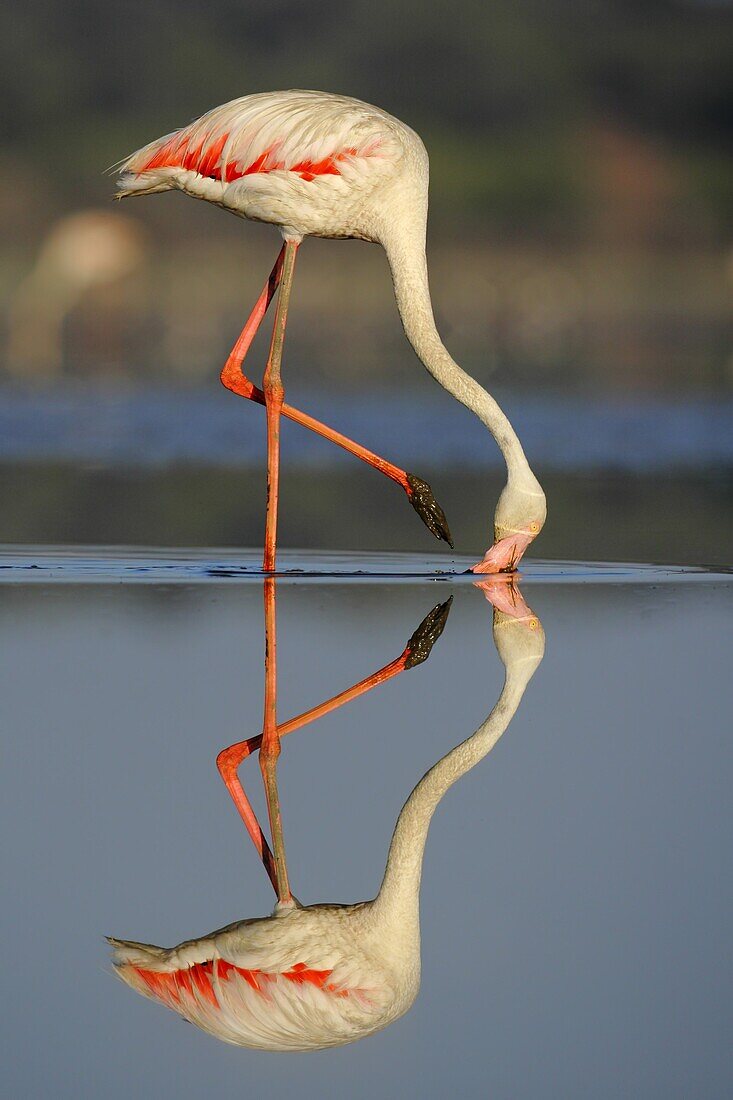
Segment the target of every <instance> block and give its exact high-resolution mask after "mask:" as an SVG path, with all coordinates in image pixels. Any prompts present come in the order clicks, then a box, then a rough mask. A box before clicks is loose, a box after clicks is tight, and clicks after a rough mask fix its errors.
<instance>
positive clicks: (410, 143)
mask: <svg viewBox="0 0 733 1100" xmlns="http://www.w3.org/2000/svg"><path fill="white" fill-rule="evenodd" d="M428 177H429V165H428V156H427V153H426V150H425V146H424V145H423V143H422V140H421V139H420V137H419V136H418V135H417V134H416V133H415V132H414V130H411V129H410V127H409V126H406V125H405V124H404V123H402V122H400V121H399V120H398V119H396V118H393V117H392V116H391V115H389V114H387V112H386V111H382V110H380V109H379V108H378V107H373V106H371V105H369V104H366V103H362V102H360V101H359V100H356V99H350V98H348V97H346V96H339V95H333V94H330V93H325V92H313V91H282V92H267V93H261V94H256V95H249V96H244V97H242V98H241V99H235V100H232V102H231V103H226V104H224V105H222V106H220V107H216V108H215V109H214V110H212V111H209V112H208V113H207V114H205V115H203V116H202V117H201V118H200V119H198V120H197V121H196V122H193V123H191V124H190V125H189V126H187V127H185V128H184V129H182V130H178V131H176V132H175V133H173V134H168V135H166V136H165V137H163V138H159V139H158V140H157V141H154V142H152V143H151V144H149V145H146V146H145V147H144V148H142V149H140V150H138V152H136V153H134V154H133V155H132V156H131V157H129V158H128V159H127V160H126V161H124V162H123V164H122V167H121V177H120V181H119V188H120V190H119V196H120V197H126V196H132V195H144V194H152V193H155V192H159V191H168V190H181V191H184V192H186V193H187V194H189V195H192V196H194V197H195V198H199V199H206V200H207V201H209V202H212V203H215V204H216V205H218V206H221V207H223V208H224V209H227V210H230V211H231V212H233V213H235V214H238V215H240V216H242V217H245V218H250V219H252V220H256V221H263V222H269V223H272V224H273V225H276V226H277V227H278V228H279V229H280V232H281V234H282V236H283V238H284V239H285V241H286V242H291V244H292V245H294V247H297V245H298V244H299V243H300V241H301V240H302V239H303V238H304V237H307V236H320V237H334V238H338V237H356V238H360V239H363V240H367V241H374V242H377V243H379V244H381V245H382V246H383V248H384V250H385V252H386V254H387V258H388V261H389V264H390V268H391V272H392V280H393V284H394V290H395V296H396V299H397V306H398V309H399V312H400V316H401V319H402V324H403V327H404V329H405V333H406V335H407V338H408V339H409V341H410V343H411V344H412V346H413V348H414V349H415V351H416V353H417V355H418V357H419V358H420V360H421V361H422V363H423V364H424V366H425V367H426V368H427V370H428V371H429V372H430V374H431V375H432V376H433V377H434V378H435V380H436V381H437V382H438V383H439V384H440V385H441V386H443V388H444V389H446V390H447V391H448V392H449V393H450V394H452V396H453V397H455V398H456V399H457V400H458V401H460V402H462V404H464V405H466V407H467V408H469V409H471V411H472V412H474V413H475V414H476V415H477V416H478V417H479V419H480V420H481V421H482V422H483V423H484V424H485V425H486V427H487V428H488V429H489V430H490V431H491V433H492V435H493V436H494V438H495V439H496V442H497V443H498V445H499V448H500V450H501V452H502V454H503V456H504V459H505V461H506V464H507V473H508V479H507V484H506V486H505V488H504V490H503V492H502V494H501V497H500V499H499V503H498V506H497V509H496V513H495V517H494V539H495V543H496V545H495V546H493V547H492V548H491V549H490V550H489V551H488V552H487V554H486V556H485V558H484V561H483V562H482V563H479V564H478V565H477V566H476V567H475V569H476V571H477V572H496V571H499V570H502V569H513V568H514V567H515V565H516V563H517V562H518V561H519V559H520V558H521V556H522V554H523V553H524V552H525V550H526V548H527V546H528V545H529V543H530V542H531V541H532V540H533V539H534V538H535V537H536V536H537V534H538V533H539V531H540V530H541V528H542V526H543V524H544V522H545V517H546V503H545V495H544V493H543V491H542V489H541V487H540V484H539V482H538V481H537V479H536V477H535V476H534V474H533V473H532V470H531V469H530V466H529V463H528V462H527V459H526V457H525V454H524V451H523V449H522V446H521V443H520V442H519V439H518V437H517V435H516V433H515V432H514V429H513V428H512V426H511V424H510V423H509V421H508V419H507V417H506V416H505V415H504V413H503V412H502V410H501V409H500V408H499V406H498V405H497V403H496V401H495V400H494V399H493V398H492V397H491V396H490V394H488V393H487V392H486V391H485V390H484V389H483V388H482V387H481V386H480V385H479V384H478V383H477V382H476V381H475V380H474V379H473V378H471V376H470V375H468V374H466V372H465V371H463V370H462V369H461V368H460V367H459V366H458V364H457V363H456V362H455V361H454V360H453V359H452V358H451V356H450V355H449V353H448V351H447V350H446V348H445V347H444V345H443V343H442V341H441V339H440V336H439V334H438V331H437V328H436V326H435V320H434V317H433V310H432V304H431V300H430V291H429V286H428V275H427V264H426V259H425V236H426V226H427V212H428ZM278 364H279V360H278ZM278 370H279V366H278Z"/></svg>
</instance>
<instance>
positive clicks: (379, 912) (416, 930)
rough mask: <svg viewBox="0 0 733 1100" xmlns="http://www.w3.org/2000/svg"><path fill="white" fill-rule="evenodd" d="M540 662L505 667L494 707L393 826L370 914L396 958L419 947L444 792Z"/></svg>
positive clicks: (492, 733) (494, 733)
mask: <svg viewBox="0 0 733 1100" xmlns="http://www.w3.org/2000/svg"><path fill="white" fill-rule="evenodd" d="M537 663H538V661H537V660H535V659H532V660H530V661H520V662H518V663H515V664H513V665H510V666H509V667H507V669H506V676H505V679H504V686H503V688H502V692H501V695H500V696H499V699H498V700H497V703H496V706H495V707H494V709H493V710H492V711H491V714H490V715H489V716H488V718H487V719H486V721H485V722H483V723H482V724H481V725H480V726H479V728H478V729H477V730H476V732H475V733H474V734H472V736H471V737H469V738H468V739H467V740H465V741H463V742H462V743H461V744H460V745H457V746H456V748H454V749H453V750H452V751H451V752H449V753H447V754H446V755H445V756H444V757H443V758H442V759H441V760H439V761H438V763H437V764H435V765H434V766H433V767H432V768H431V769H430V771H428V772H427V773H426V774H425V775H424V776H423V778H422V779H421V780H420V782H419V783H418V784H417V786H416V787H415V789H414V790H413V792H412V794H411V795H410V797H409V798H408V799H407V802H406V803H405V805H404V806H403V808H402V811H401V813H400V816H399V817H398V819H397V824H396V825H395V830H394V834H393V836H392V842H391V844H390V847H389V855H388V857H387V867H386V870H385V872H384V878H383V880H382V885H381V887H380V889H379V893H378V895H377V897H376V898H375V900H374V902H373V903H372V919H373V921H374V928H375V931H376V932H377V933H378V934H379V938H380V943H381V944H382V945H383V946H384V949H385V950H390V949H391V950H393V952H394V954H395V957H396V961H397V957H398V956H401V957H400V960H399V961H401V962H402V963H405V962H407V961H408V957H409V955H410V953H411V952H412V953H415V952H417V955H418V959H417V963H416V965H417V966H418V967H419V950H420V908H419V906H420V879H421V875H422V864H423V855H424V852H425V842H426V840H427V835H428V829H429V827H430V821H431V819H432V816H433V814H434V813H435V809H436V807H437V805H438V803H439V802H440V800H441V798H442V797H443V795H444V794H445V793H446V791H447V790H448V789H449V788H450V787H452V785H453V784H454V783H455V782H456V781H457V780H458V779H460V778H461V776H463V775H465V774H466V772H467V771H469V770H470V769H471V768H473V767H474V765H475V764H478V762H479V761H480V760H482V759H483V757H484V756H486V754H487V753H488V752H490V750H491V749H492V748H493V747H494V745H495V744H496V742H497V741H498V740H499V738H500V737H501V735H502V733H503V732H504V730H505V729H506V728H507V726H508V725H509V723H510V721H511V720H512V718H513V717H514V713H515V711H516V709H517V707H518V706H519V703H520V701H521V698H522V695H523V694H524V690H525V688H526V686H527V684H528V682H529V680H530V678H531V676H532V674H533V673H534V671H535V669H536V667H537Z"/></svg>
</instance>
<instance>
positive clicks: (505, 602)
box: [474, 575, 533, 619]
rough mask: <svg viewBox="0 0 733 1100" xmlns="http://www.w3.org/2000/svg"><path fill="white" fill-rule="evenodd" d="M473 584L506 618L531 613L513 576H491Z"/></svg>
mask: <svg viewBox="0 0 733 1100" xmlns="http://www.w3.org/2000/svg"><path fill="white" fill-rule="evenodd" d="M474 584H475V586H476V588H480V589H481V591H482V592H483V594H484V596H485V597H486V599H487V600H488V601H489V603H490V604H491V605H492V606H493V607H495V608H496V609H497V611H501V612H503V614H504V615H506V616H507V617H508V618H510V619H528V618H530V617H531V616H532V615H533V612H532V611H531V610H530V609H529V607H527V604H526V603H525V602H524V597H523V596H522V593H521V592H520V591H519V587H518V585H516V584H515V583H514V578H513V577H508V576H506V575H504V576H499V577H492V578H491V580H486V581H475V582H474Z"/></svg>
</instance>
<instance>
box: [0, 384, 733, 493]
mask: <svg viewBox="0 0 733 1100" xmlns="http://www.w3.org/2000/svg"><path fill="white" fill-rule="evenodd" d="M497 396H498V397H499V398H500V399H501V403H502V405H503V406H504V408H505V410H506V412H507V415H508V416H509V417H510V419H511V421H512V423H513V424H514V425H515V426H516V429H517V431H518V433H519V435H520V437H521V439H522V442H523V444H524V447H525V449H526V451H527V453H528V454H529V455H531V456H532V461H533V464H534V465H536V467H537V468H538V469H552V470H562V471H564V472H567V471H577V470H586V471H598V470H602V471H608V470H615V471H623V472H626V473H633V474H637V475H638V474H647V475H649V474H653V473H660V472H662V473H668V472H669V471H670V470H673V471H676V472H680V471H687V472H690V471H699V470H702V471H705V470H708V469H718V470H730V468H731V466H732V465H733V436H731V431H730V425H731V417H732V416H733V402H732V401H731V400H730V399H727V400H726V399H724V398H721V397H720V396H716V397H704V396H700V397H697V398H691V397H690V396H689V395H686V396H685V399H684V401H680V400H674V399H669V398H664V397H660V396H642V395H639V394H634V395H633V398H626V399H621V398H619V397H607V398H605V399H600V398H597V397H596V398H589V397H572V396H569V395H568V394H553V393H551V392H547V393H544V394H540V395H539V396H532V397H530V396H528V395H524V396H522V397H519V398H518V397H517V395H516V394H506V395H504V394H498V395H497ZM288 400H289V401H291V402H294V403H295V404H296V405H297V406H298V407H299V408H302V409H304V410H306V411H308V412H310V413H311V414H312V415H314V416H317V417H318V418H319V419H321V420H323V421H324V422H325V423H327V424H331V425H333V426H334V427H339V429H340V430H341V431H344V432H345V433H346V434H347V435H349V436H351V437H352V438H353V439H356V440H359V441H360V442H362V443H364V444H365V445H367V446H369V447H370V448H371V449H372V450H374V451H376V452H377V453H378V454H384V455H391V456H393V457H395V456H396V458H397V460H398V461H400V462H403V463H405V464H406V465H407V468H408V469H411V468H413V467H414V468H416V469H418V468H420V469H428V470H430V469H445V468H446V467H448V468H450V467H459V468H468V469H476V468H477V467H478V468H481V469H484V468H486V467H490V468H495V469H502V466H503V463H502V458H501V455H500V453H499V451H498V449H497V448H496V447H495V446H494V444H493V443H492V441H491V440H490V439H487V433H486V429H485V428H484V427H483V426H482V425H481V423H480V422H479V421H478V420H477V419H476V417H474V416H473V414H472V413H470V412H468V411H467V410H466V409H464V408H463V406H461V405H459V404H458V403H457V402H455V401H452V400H451V399H450V398H449V397H447V396H446V395H445V394H444V393H440V392H439V391H438V390H433V389H428V388H425V389H422V388H421V389H419V390H416V391H413V392H411V391H407V392H404V391H399V390H398V391H393V390H390V391H389V392H385V393H367V392H364V391H362V390H359V391H358V393H357V394H355V395H349V394H343V393H342V394H339V393H338V392H334V391H333V390H331V391H324V390H315V391H314V389H313V387H312V386H310V387H309V386H307V385H306V386H305V387H304V386H303V384H302V383H300V384H299V383H298V382H297V381H295V383H294V384H293V385H292V387H290V388H289V389H288ZM283 434H284V438H286V440H287V442H286V446H287V454H288V456H290V457H292V459H293V460H294V461H295V462H296V463H297V464H298V466H301V467H309V468H311V469H314V468H315V469H317V468H323V467H324V466H326V465H328V464H330V463H331V462H332V461H333V449H332V448H331V447H330V446H329V445H328V444H326V443H324V442H323V440H321V439H319V438H318V437H316V436H315V435H313V434H312V433H311V432H307V431H304V430H302V429H298V428H294V427H293V426H292V425H290V424H287V425H286V426H285V428H284V429H283ZM264 444H265V420H264V416H263V415H262V412H261V410H257V409H254V408H252V407H251V406H250V405H249V404H248V403H246V402H243V401H233V400H232V398H231V394H227V393H226V392H225V391H224V390H223V389H221V388H220V387H215V386H211V385H207V386H206V387H205V388H201V389H188V390H185V389H184V390H182V389H180V388H170V387H169V388H166V389H160V390H156V389H153V388H150V387H146V388H143V389H130V390H128V389H124V388H123V389H119V390H115V389H113V388H111V389H105V388H97V387H94V386H89V385H87V386H79V387H78V388H76V389H74V388H73V387H71V386H69V385H68V384H66V385H65V386H64V389H63V391H61V390H51V391H48V392H43V391H41V392H38V391H30V392H25V391H23V390H20V389H18V390H16V389H13V388H9V387H5V388H0V462H8V461H16V462H17V461H32V462H38V461H39V460H45V461H49V460H53V461H57V462H59V461H60V462H77V463H79V462H82V463H89V462H96V463H100V462H102V463H114V464H116V465H122V466H133V467H141V466H142V467H145V466H161V465H163V466H165V465H169V464H171V463H176V462H177V463H180V462H185V463H189V464H197V465H204V466H205V465H216V466H222V465H227V466H229V465H231V464H232V463H234V464H237V465H242V464H259V463H261V462H262V456H263V454H264Z"/></svg>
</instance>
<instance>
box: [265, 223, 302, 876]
mask: <svg viewBox="0 0 733 1100" xmlns="http://www.w3.org/2000/svg"><path fill="white" fill-rule="evenodd" d="M297 251H298V242H297V241H286V242H285V255H284V257H283V268H282V278H281V281H280V293H279V295H278V299H277V308H276V310H275V324H274V325H273V329H272V342H271V343H270V354H269V356H268V358H267V366H266V367H265V376H264V380H263V384H262V388H263V390H264V394H265V410H266V413H267V520H266V525H265V553H264V557H263V561H262V569H263V570H264V572H265V573H271V572H272V571H273V570H274V568H275V555H276V553H277V505H278V496H279V491H280V413H281V412H282V407H283V400H284V397H285V390H284V388H283V384H282V379H281V377H280V364H281V362H282V354H283V344H284V343H285V326H286V325H287V321H288V305H289V304H290V289H291V287H292V285H293V274H294V272H295V256H296V254H297ZM272 728H273V730H274V723H273V726H272ZM265 741H267V742H268V745H269V748H268V751H267V752H266V754H265V755H266V756H269V754H270V751H274V740H273V739H272V738H271V737H268V736H267V726H266V727H265ZM263 751H265V749H264V742H263ZM278 752H279V748H278ZM273 767H274V765H273ZM263 774H264V772H263ZM276 855H277V853H276Z"/></svg>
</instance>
